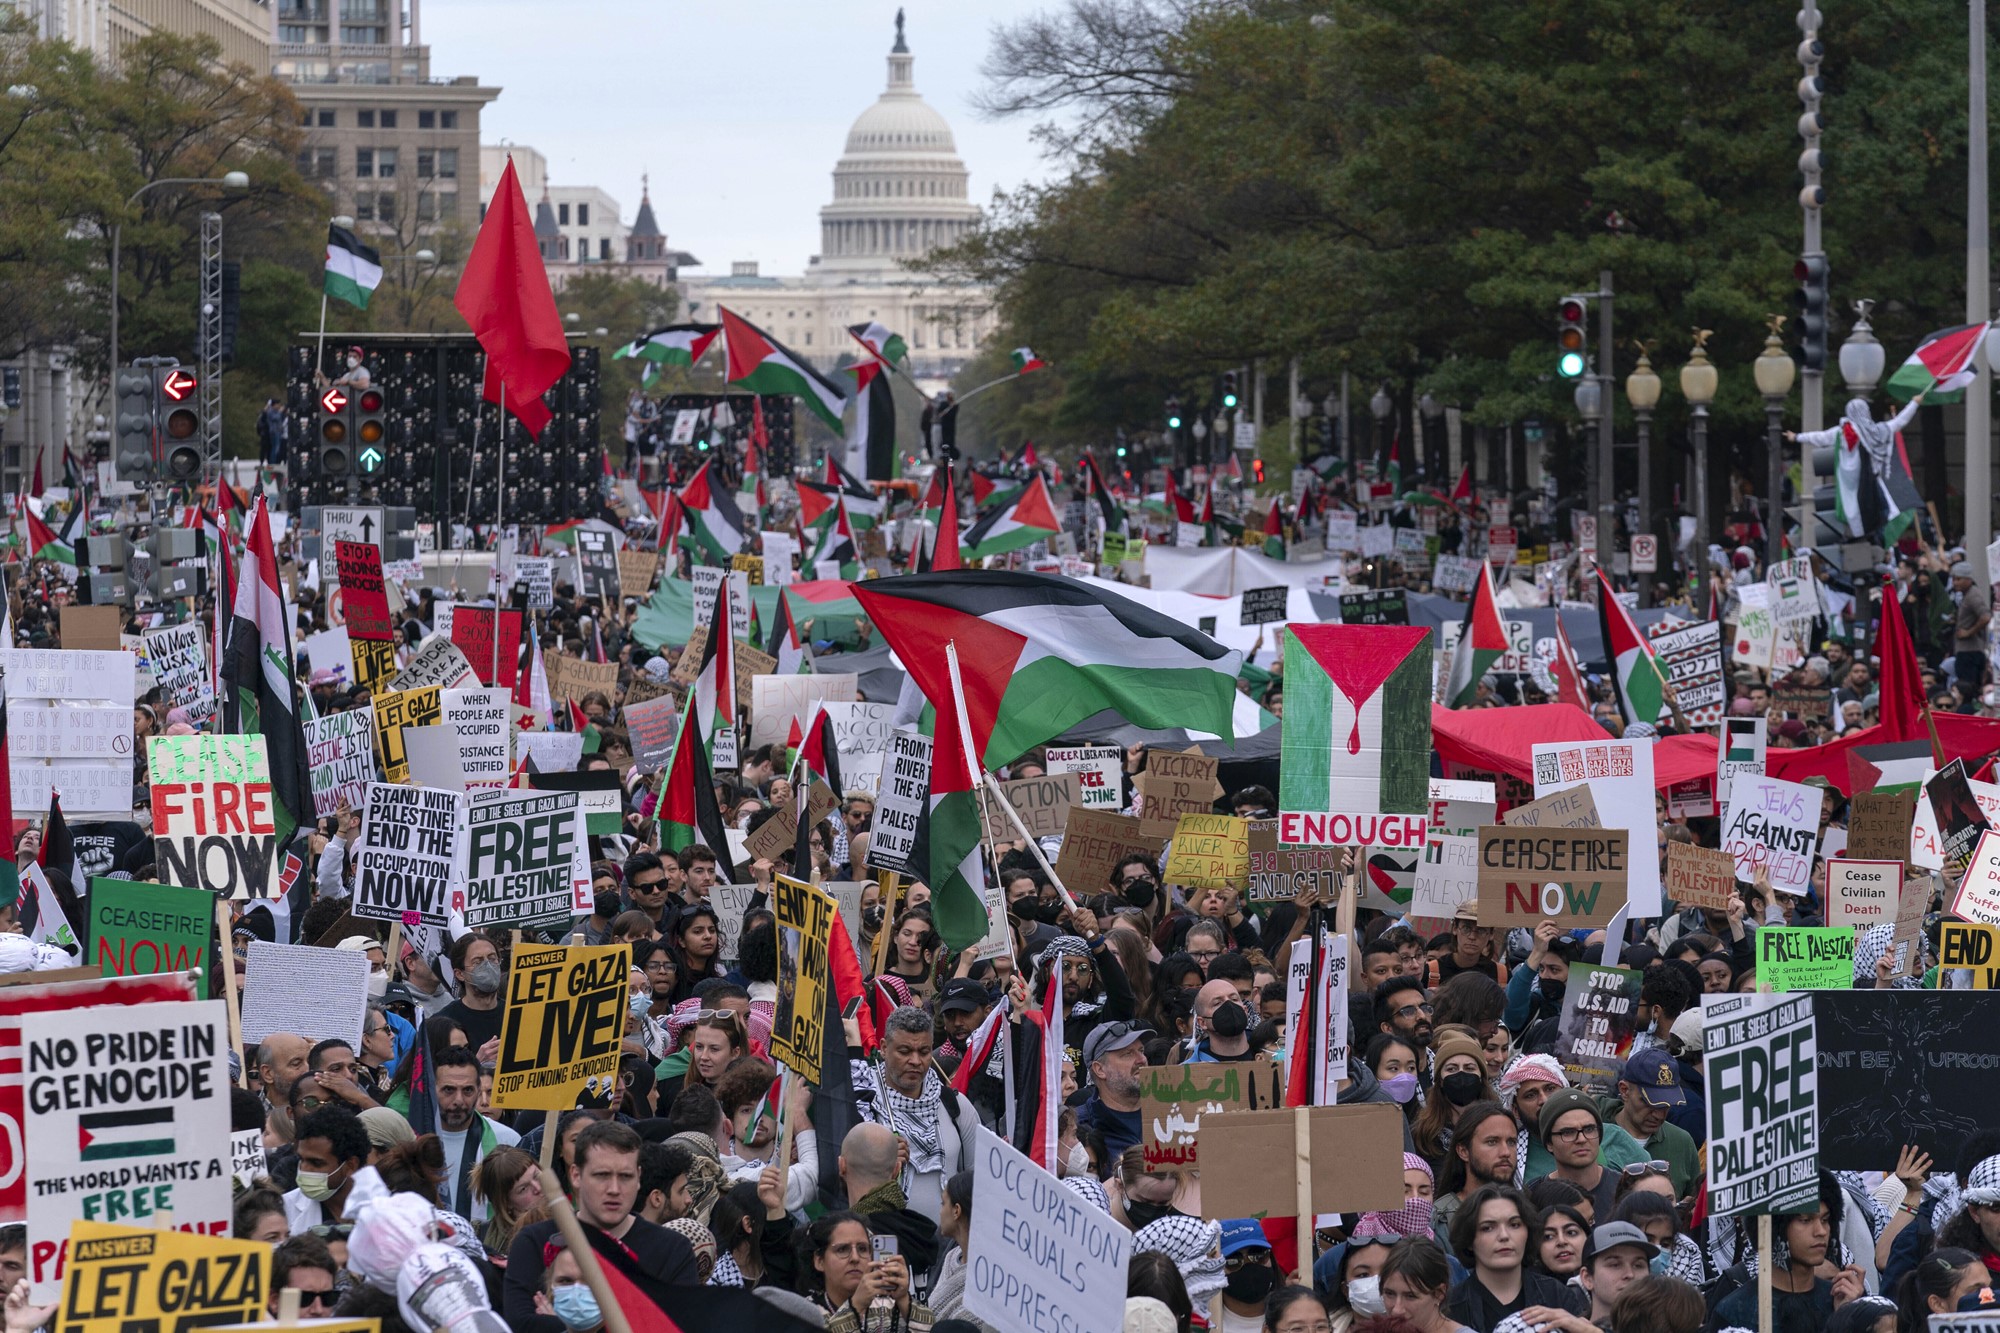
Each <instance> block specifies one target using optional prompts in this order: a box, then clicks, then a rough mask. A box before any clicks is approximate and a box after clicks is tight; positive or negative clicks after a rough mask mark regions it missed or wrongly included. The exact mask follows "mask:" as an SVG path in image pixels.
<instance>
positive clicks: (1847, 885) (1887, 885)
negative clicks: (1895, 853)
mask: <svg viewBox="0 0 2000 1333" xmlns="http://www.w3.org/2000/svg"><path fill="white" fill-rule="evenodd" d="M1826 876H1827V879H1826V924H1827V925H1829V926H1861V927H1863V928H1864V929H1865V928H1866V927H1868V926H1879V925H1881V924H1882V923H1883V922H1884V921H1894V920H1895V919H1896V904H1897V903H1898V902H1900V901H1902V897H1903V863H1902V862H1901V861H1900V860H1897V861H1850V860H1848V859H1847V858H1846V857H1842V856H1837V857H1835V858H1834V859H1833V860H1831V861H1828V862H1827V863H1826Z"/></svg>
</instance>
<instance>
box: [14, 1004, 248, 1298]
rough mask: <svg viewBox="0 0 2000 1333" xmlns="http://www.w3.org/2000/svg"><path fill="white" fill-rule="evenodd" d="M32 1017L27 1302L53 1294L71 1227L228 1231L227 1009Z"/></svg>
mask: <svg viewBox="0 0 2000 1333" xmlns="http://www.w3.org/2000/svg"><path fill="white" fill-rule="evenodd" d="M106 1018H107V1015H106V1014H105V1012H104V1011H102V1010H93V1009H71V1010H67V1011H65V1012H63V1013H57V1014H41V1015H37V1017H36V1019H35V1021H34V1023H33V1025H32V1026H31V1027H30V1029H29V1030H28V1031H27V1032H26V1033H25V1034H24V1035H25V1042H24V1044H23V1048H22V1052H21V1071H20V1073H19V1074H18V1075H16V1077H17V1078H19V1079H20V1080H21V1085H22V1095H23V1100H24V1101H25V1103H26V1106H27V1112H28V1114H27V1122H26V1125H25V1129H26V1132H27V1141H28V1142H29V1143H31V1144H33V1145H34V1151H32V1152H30V1153H29V1154H28V1160H27V1171H28V1235H29V1238H30V1242H31V1244H30V1250H31V1262H30V1273H29V1281H30V1284H31V1286H32V1292H31V1298H32V1299H35V1300H40V1301H51V1300H54V1299H55V1298H56V1294H57V1291H58V1290H59V1286H60V1282H61V1279H62V1272H61V1263H62V1256H61V1254H60V1243H61V1241H62V1239H63V1238H64V1237H66V1236H68V1235H69V1229H70V1224H71V1223H73V1222H120V1223H126V1224H129V1225H133V1226H146V1225H149V1224H150V1225H157V1224H158V1223H157V1219H158V1217H159V1215H160V1214H162V1213H172V1214H173V1224H174V1225H175V1226H176V1227H186V1228H187V1229H188V1230H190V1231H195V1232H200V1233H203V1234H206V1235H216V1236H220V1235H226V1234H228V1231H229V1226H230V1217H231V1213H232V1211H233V1202H234V1201H233V1199H232V1197H231V1193H232V1191H231V1185H232V1184H233V1177H232V1176H231V1174H230V1151H229V1089H230V1083H229V1063H228V1049H229V1011H228V1006H227V1005H226V1004H225V1003H224V1002H223V1001H221V1000H197V1001H190V1002H187V1003H182V1004H149V1005H142V1006H137V1007H132V1008H126V1009H121V1010H120V1011H119V1012H118V1013H117V1015H116V1021H115V1022H107V1021H106Z"/></svg>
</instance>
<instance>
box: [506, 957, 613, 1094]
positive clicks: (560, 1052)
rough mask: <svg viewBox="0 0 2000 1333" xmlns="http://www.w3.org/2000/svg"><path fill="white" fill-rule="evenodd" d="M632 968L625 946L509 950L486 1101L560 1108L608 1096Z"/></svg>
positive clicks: (610, 1091) (611, 1087) (611, 1088)
mask: <svg viewBox="0 0 2000 1333" xmlns="http://www.w3.org/2000/svg"><path fill="white" fill-rule="evenodd" d="M631 965H632V953H631V946H630V945H625V944H607V945H597V946H586V945H554V946H551V947H547V948H541V947H536V946H532V945H526V944H524V945H520V946H519V947H517V948H516V949H515V950H514V961H513V966H512V968H510V969H509V971H508V973H507V1012H506V1015H505V1016H504V1018H503V1020H502V1022H501V1027H500V1056H499V1062H498V1064H497V1065H496V1066H495V1067H494V1071H493V1105H495V1106H497V1107H499V1108H501V1109H502V1110H507V1111H567V1110H569V1109H570V1108H571V1107H573V1106H575V1105H576V1104H577V1100H576V1099H577V1095H578V1094H579V1093H583V1094H587V1095H589V1096H590V1097H592V1098H594V1099H596V1100H599V1101H602V1100H603V1099H604V1098H606V1097H609V1096H612V1095H613V1094H615V1092H616V1090H617V1082H618V1051H619V1046H620V1045H621V1043H623V1041H624V1039H625V1003H626V997H627V996H628V995H629V994H630V990H631V981H630V977H631Z"/></svg>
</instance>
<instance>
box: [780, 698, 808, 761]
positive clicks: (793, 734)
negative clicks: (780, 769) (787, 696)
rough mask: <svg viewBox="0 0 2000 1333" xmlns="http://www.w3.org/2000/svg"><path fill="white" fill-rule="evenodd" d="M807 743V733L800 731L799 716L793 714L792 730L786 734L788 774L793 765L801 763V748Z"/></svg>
mask: <svg viewBox="0 0 2000 1333" xmlns="http://www.w3.org/2000/svg"><path fill="white" fill-rule="evenodd" d="M805 743H806V737H805V733H804V732H803V731H801V730H800V729H799V716H798V714H797V713H794V714H792V726H791V730H790V731H787V732H786V733H785V771H786V772H787V773H789V772H791V771H792V767H793V765H795V764H797V763H798V762H799V747H801V746H803V745H804V744H805Z"/></svg>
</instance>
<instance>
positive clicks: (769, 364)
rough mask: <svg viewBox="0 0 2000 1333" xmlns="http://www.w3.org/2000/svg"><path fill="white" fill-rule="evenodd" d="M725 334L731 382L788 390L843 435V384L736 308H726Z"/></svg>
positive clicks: (772, 390) (760, 388) (762, 390)
mask: <svg viewBox="0 0 2000 1333" xmlns="http://www.w3.org/2000/svg"><path fill="white" fill-rule="evenodd" d="M722 329H723V336H724V338H726V339H727V341H728V344H729V370H728V372H727V376H726V379H727V382H728V383H729V384H730V385H732V386H733V385H741V386H742V387H743V388H746V389H750V390H753V391H755V392H757V393H788V394H791V395H792V396H793V397H795V398H797V399H798V400H799V401H800V402H802V403H804V404H805V405H806V409H807V410H808V411H810V412H811V413H812V414H813V415H814V416H816V417H818V418H819V419H820V420H821V421H824V422H825V423H826V424H827V427H828V428H829V429H830V430H832V431H833V432H834V434H836V435H838V434H840V418H841V414H842V412H843V411H844V410H845V409H846V407H847V395H846V394H844V393H842V392H841V390H840V386H839V385H837V384H835V383H834V382H833V381H832V380H830V379H828V378H827V377H826V376H824V375H822V374H820V373H819V372H818V371H817V370H814V369H813V367H812V363H811V362H810V361H808V360H806V359H805V358H804V357H802V356H800V355H799V354H798V353H797V352H794V351H793V350H792V349H791V348H789V347H786V346H785V345H784V344H783V343H781V342H779V341H778V340H777V339H775V338H773V337H772V336H771V335H770V334H768V333H766V332H764V331H763V330H762V329H760V328H758V327H757V326H756V325H755V324H752V323H751V322H750V321H749V320H747V319H745V318H743V317H742V316H741V315H739V314H737V313H736V312H735V311H733V310H730V309H728V308H727V307H723V309H722Z"/></svg>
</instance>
